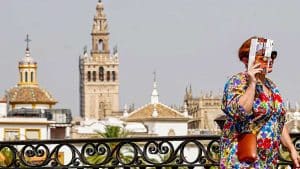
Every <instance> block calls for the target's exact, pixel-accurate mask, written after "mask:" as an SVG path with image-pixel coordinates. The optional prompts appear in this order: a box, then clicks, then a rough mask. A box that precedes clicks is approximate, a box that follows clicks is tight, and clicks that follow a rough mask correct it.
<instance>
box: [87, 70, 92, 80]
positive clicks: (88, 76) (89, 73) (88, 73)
mask: <svg viewBox="0 0 300 169" xmlns="http://www.w3.org/2000/svg"><path fill="white" fill-rule="evenodd" d="M87 79H88V81H89V82H90V81H91V72H90V71H88V72H87Z"/></svg>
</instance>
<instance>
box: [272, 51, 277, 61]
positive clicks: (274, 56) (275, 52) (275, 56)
mask: <svg viewBox="0 0 300 169" xmlns="http://www.w3.org/2000/svg"><path fill="white" fill-rule="evenodd" d="M276 58H277V51H272V53H271V59H272V60H274V59H276Z"/></svg>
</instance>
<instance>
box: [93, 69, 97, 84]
mask: <svg viewBox="0 0 300 169" xmlns="http://www.w3.org/2000/svg"><path fill="white" fill-rule="evenodd" d="M96 74H97V73H96V71H93V81H94V82H95V81H96Z"/></svg>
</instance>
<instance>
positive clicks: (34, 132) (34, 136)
mask: <svg viewBox="0 0 300 169" xmlns="http://www.w3.org/2000/svg"><path fill="white" fill-rule="evenodd" d="M25 138H26V140H40V139H41V131H40V129H26V131H25Z"/></svg>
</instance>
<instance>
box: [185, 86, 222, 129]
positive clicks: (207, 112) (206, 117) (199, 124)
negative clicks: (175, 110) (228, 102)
mask: <svg viewBox="0 0 300 169" xmlns="http://www.w3.org/2000/svg"><path fill="white" fill-rule="evenodd" d="M221 101H222V97H221V95H213V93H212V92H209V93H206V94H202V95H201V96H200V97H194V96H193V94H192V88H191V86H190V87H189V89H186V93H185V96H184V103H185V104H186V105H187V109H188V112H189V113H190V114H189V115H191V116H192V117H193V119H192V120H190V121H189V124H188V128H189V131H190V134H202V133H203V134H215V133H218V132H219V131H220V130H219V126H218V125H217V124H216V122H215V121H214V120H215V119H216V118H218V117H220V116H222V115H224V113H223V111H222V110H221Z"/></svg>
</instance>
